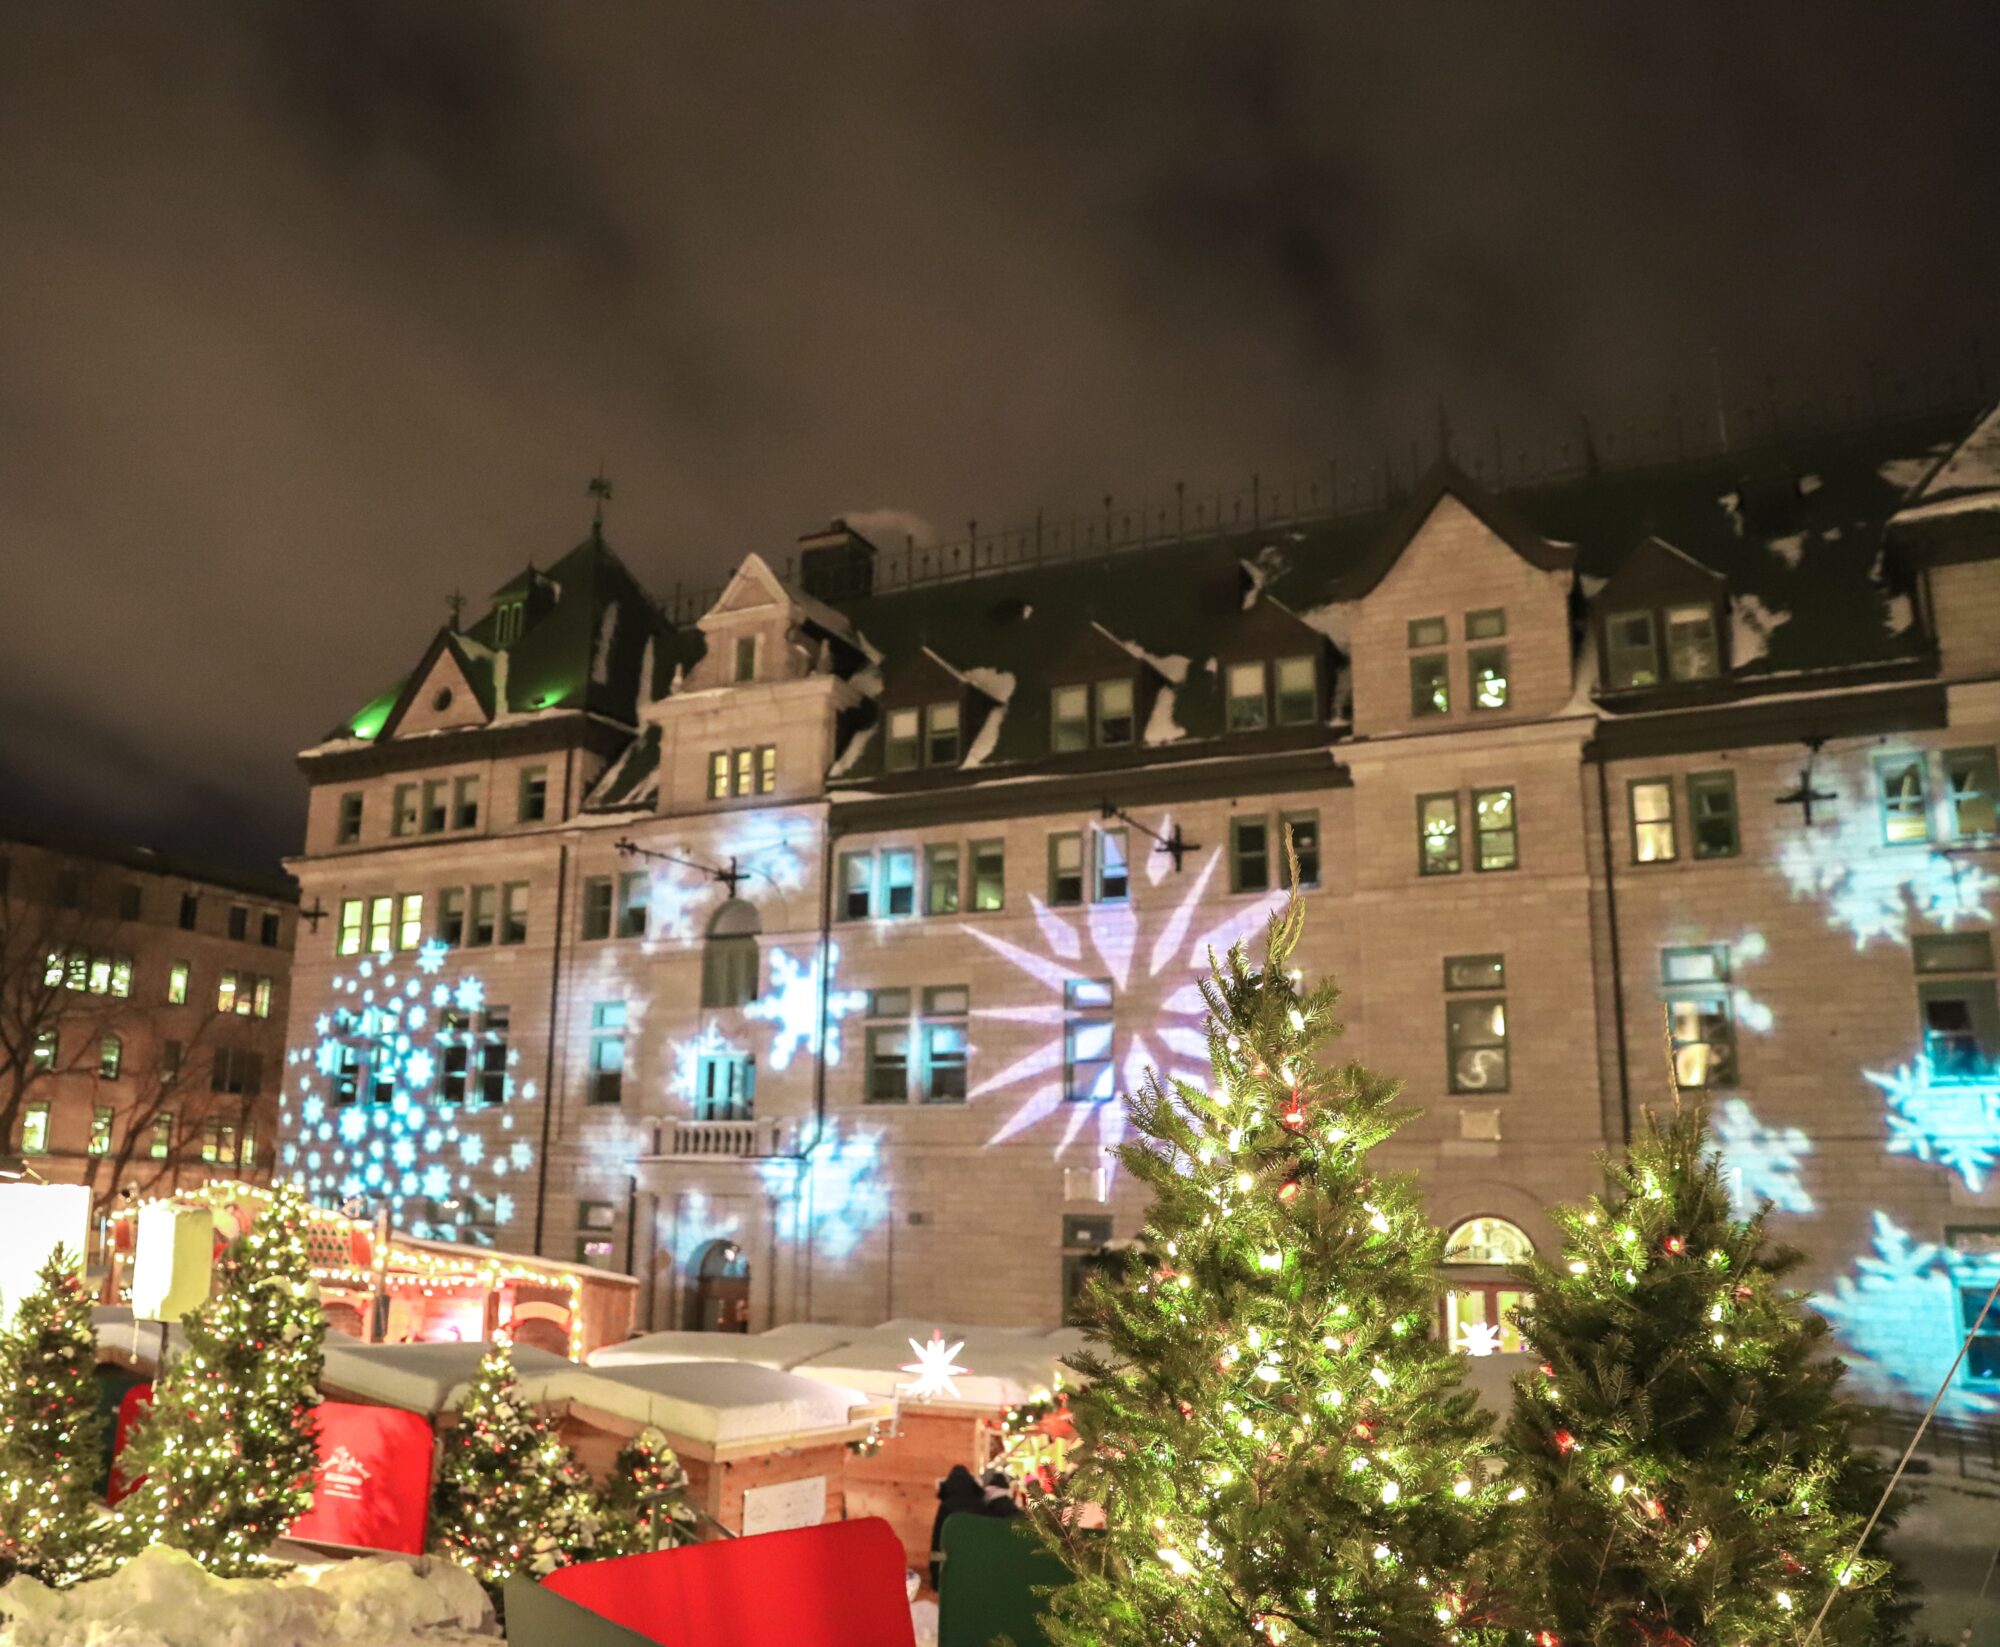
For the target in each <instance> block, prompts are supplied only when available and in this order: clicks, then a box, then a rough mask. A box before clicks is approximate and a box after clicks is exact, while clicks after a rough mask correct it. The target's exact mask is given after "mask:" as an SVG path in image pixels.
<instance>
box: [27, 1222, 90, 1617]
mask: <svg viewBox="0 0 2000 1647" xmlns="http://www.w3.org/2000/svg"><path fill="white" fill-rule="evenodd" d="M80 1259H81V1254H78V1255H77V1256H76V1257H75V1258H72V1257H71V1256H70V1255H69V1254H67V1253H65V1252H64V1251H63V1250H62V1249H61V1248H58V1249H57V1250H56V1252H55V1253H54V1254H53V1255H52V1256H51V1257H50V1259H49V1261H48V1263H46V1264H45V1265H43V1266H42V1272H41V1276H40V1279H39V1284H38V1285H37V1286H36V1288H35V1290H34V1291H33V1292H31V1293H29V1294H28V1295H27V1296H26V1297H25V1298H24V1299H23V1300H22V1301H21V1307H20V1309H19V1310H18V1311H17V1312H16V1313H15V1317H14V1321H13V1324H12V1325H11V1326H9V1327H8V1328H7V1329H6V1330H5V1331H0V1573H4V1572H5V1571H7V1570H9V1569H12V1570H16V1571H19V1572H22V1573H25V1574H27V1575H28V1576H29V1577H30V1578H36V1579H40V1580H41V1581H42V1582H43V1583H44V1584H49V1585H54V1586H57V1587H62V1586H65V1585H70V1584H74V1583H76V1582H77V1581H78V1580H79V1579H85V1578H93V1577H95V1576H96V1575H97V1574H98V1573H99V1572H100V1571H101V1570H102V1569H103V1568H104V1566H105V1565H106V1563H107V1558H108V1556H109V1542H110V1541H109V1537H108V1534H109V1531H110V1529H109V1525H108V1523H107V1521H106V1519H105V1515H104V1512H103V1511H102V1510H101V1509H99V1508H98V1506H97V1501H96V1498H95V1496H94V1495H93V1493H92V1490H91V1485H92V1478H93V1477H94V1476H95V1475H96V1473H97V1469H98V1464H99V1461H100V1459H101V1457H102V1454H103V1451H104V1440H105V1436H104V1430H105V1423H104V1416H103V1415H102V1414H101V1413H100V1412H99V1411H98V1408H97V1380H96V1378H95V1376H94V1369H95V1366H96V1362H97V1334H96V1332H95V1331H94V1329H93V1328H92V1327H91V1323H90V1306H91V1297H90V1294H89V1293H88V1292H86V1291H85V1290H84V1286H83V1279H82V1277H81V1276H80V1275H78V1273H77V1265H78V1262H79V1261H80Z"/></svg>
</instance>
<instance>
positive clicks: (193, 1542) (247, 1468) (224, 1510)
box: [118, 1184, 326, 1574]
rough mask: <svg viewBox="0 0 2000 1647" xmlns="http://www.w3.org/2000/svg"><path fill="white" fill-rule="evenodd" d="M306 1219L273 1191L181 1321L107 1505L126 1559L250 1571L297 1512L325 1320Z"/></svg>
mask: <svg viewBox="0 0 2000 1647" xmlns="http://www.w3.org/2000/svg"><path fill="white" fill-rule="evenodd" d="M306 1213H307V1209H306V1203H305V1201H304V1199H303V1198H302V1197H301V1196H300V1195H299V1193H298V1191H297V1190H295V1189H293V1188H292V1187H291V1186H289V1185H285V1184H281V1185H279V1186H277V1188H276V1189H274V1190H273V1191H272V1193H271V1198H270V1200H269V1202H268V1203H267V1204H266V1205H265V1206H264V1208H263V1209H262V1210H261V1211H260V1212H259V1213H258V1215H257V1221H256V1222H255V1223H254V1224H253V1225H252V1226H251V1227H250V1228H249V1229H248V1230H246V1231H245V1232H244V1233H243V1234H241V1235H238V1236H237V1237H236V1238H235V1239H234V1240H233V1241H231V1242H230V1243H229V1245H228V1247H227V1248H226V1249H225V1250H224V1252H223V1254H222V1256H221V1257H220V1258H219V1259H218V1260H217V1261H216V1265H215V1275H214V1280H213V1284H212V1287H211V1290H210V1292H209V1296H208V1299H207V1301H206V1302H204V1303H203V1304H202V1305H201V1306H200V1307H199V1308H197V1309H195V1310H194V1311H193V1312H191V1313H190V1314H189V1315H188V1316H187V1317H186V1318H185V1319H184V1320H183V1322H182V1323H181V1325H182V1330H183V1331H184V1332H185V1334H186V1336H187V1346H186V1348H185V1349H183V1350H182V1351H181V1352H180V1353H179V1354H178V1355H176V1356H174V1357H173V1358H172V1359H171V1360H170V1361H169V1362H168V1364H167V1369H166V1372H165V1375H164V1376H163V1377H162V1378H161V1379H160V1381H159V1383H158V1384H157V1385H156V1386H155V1388H154V1392H153V1405H152V1408H151V1410H150V1411H149V1412H148V1413H147V1414H146V1417H145V1419H144V1420H143V1421H142V1423H141V1424H140V1426H139V1429H138V1432H137V1433H136V1434H135V1436H134V1437H133V1439H132V1442H131V1444H130V1447H129V1449H128V1452H129V1456H128V1457H127V1458H126V1459H125V1460H124V1461H123V1463H122V1465H121V1467H122V1469H123V1472H124V1474H125V1475H126V1476H127V1477H128V1478H129V1477H133V1476H137V1475H140V1474H143V1475H144V1477H145V1479H144V1480H143V1481H142V1482H140V1484H139V1485H138V1487H137V1488H136V1489H135V1490H134V1491H133V1492H132V1494H131V1495H130V1496H129V1497H127V1498H126V1499H124V1500H123V1501H122V1502H121V1503H120V1504H119V1506H118V1518H119V1521H120V1522H121V1524H122V1526H123V1529H124V1535H125V1536H124V1542H125V1543H126V1544H127V1545H128V1546H129V1547H132V1548H138V1547H142V1546H144V1545H147V1544H171V1545H174V1546H176V1547H178V1548H180V1549H183V1550H187V1551H188V1552H190V1553H191V1554H192V1555H194V1556H195V1558H196V1559H197V1560H199V1561H200V1562H201V1564H202V1565H203V1566H204V1567H206V1568H208V1569H209V1570H210V1571H211V1572H216V1573H222V1574H243V1573H252V1572H256V1571H258V1570H260V1568H262V1567H263V1566H264V1565H265V1556H264V1552H265V1551H266V1550H267V1549H269V1547H270V1546H271V1544H272V1542H273V1541H274V1540H276V1539H277V1538H279V1537H281V1536H282V1535H283V1533H284V1531H285V1529H286V1528H287V1527H289V1526H290V1525H291V1524H292V1522H293V1521H295V1520H296V1519H297V1518H298V1517H299V1516H300V1515H301V1514H303V1513H304V1512H305V1510H306V1509H307V1508H308V1507H309V1506H310V1505H311V1503H312V1495H313V1470H314V1467H315V1465H316V1464H317V1463H318V1442H317V1426H316V1424H315V1422H314V1417H313V1407H314V1405H315V1404H316V1403H317V1402H318V1400H319V1393H318V1389H317V1386H318V1383H319V1373H320V1362H321V1356H322V1347H323V1343H324V1340H325V1337H326V1316H325V1314H324V1313H323V1312H322V1311H321V1309H320V1304H319V1291H318V1288H317V1287H316V1286H315V1284H314V1282H313V1280H312V1277H311V1274H310V1273H309V1270H308V1263H307V1253H306V1237H305V1230H306Z"/></svg>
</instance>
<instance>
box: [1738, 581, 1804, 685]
mask: <svg viewBox="0 0 2000 1647" xmlns="http://www.w3.org/2000/svg"><path fill="white" fill-rule="evenodd" d="M1729 617H1730V659H1729V661H1730V663H1731V664H1732V665H1733V666H1734V667H1735V668H1738V669H1741V668H1742V667H1743V666H1744V665H1745V664H1746V663H1755V662H1756V661H1757V660H1758V659H1759V658H1761V657H1762V656H1763V655H1764V654H1765V653H1766V652H1768V651H1769V650H1770V641H1771V634H1772V631H1773V630H1775V629H1777V628H1779V627H1780V626H1781V625H1783V624H1787V623H1790V622H1791V621H1792V615H1791V613H1789V612H1773V611H1772V610H1771V609H1770V608H1769V607H1768V606H1766V605H1765V604H1764V603H1763V602H1762V601H1761V600H1759V599H1758V598H1757V597H1756V596H1755V595H1738V596H1736V598H1735V599H1734V600H1732V601H1731V602H1730V603H1729Z"/></svg>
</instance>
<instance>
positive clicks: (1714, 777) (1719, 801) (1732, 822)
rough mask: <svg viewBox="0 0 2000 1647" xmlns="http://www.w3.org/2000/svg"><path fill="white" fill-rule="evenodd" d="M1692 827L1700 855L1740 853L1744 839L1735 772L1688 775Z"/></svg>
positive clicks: (1706, 856) (1702, 856) (1695, 851)
mask: <svg viewBox="0 0 2000 1647" xmlns="http://www.w3.org/2000/svg"><path fill="white" fill-rule="evenodd" d="M1688 829H1689V831H1690V832H1691V833H1692V834H1693V836H1694V855H1695V856H1696V857H1697V858H1733V857H1735V856H1736V854H1737V852H1738V850H1739V849H1740V846H1741V842H1740V840H1739V838H1738V835H1737V827H1736V774H1735V773H1734V772H1696V773H1694V774H1692V775H1691V776H1690V777H1689V778H1688Z"/></svg>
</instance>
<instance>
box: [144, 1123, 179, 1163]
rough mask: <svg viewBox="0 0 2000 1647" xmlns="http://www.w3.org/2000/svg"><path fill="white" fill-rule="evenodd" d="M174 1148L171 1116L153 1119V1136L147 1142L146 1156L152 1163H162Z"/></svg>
mask: <svg viewBox="0 0 2000 1647" xmlns="http://www.w3.org/2000/svg"><path fill="white" fill-rule="evenodd" d="M173 1147H174V1118H173V1116H172V1115H171V1114H168V1115H160V1116H156V1117H154V1120H153V1134H152V1137H151V1138H150V1139H148V1140H147V1144H146V1154H147V1156H148V1158H149V1159H151V1160H154V1161H164V1160H165V1159H166V1158H167V1157H168V1156H169V1155H170V1154H171V1153H172V1152H173Z"/></svg>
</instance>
